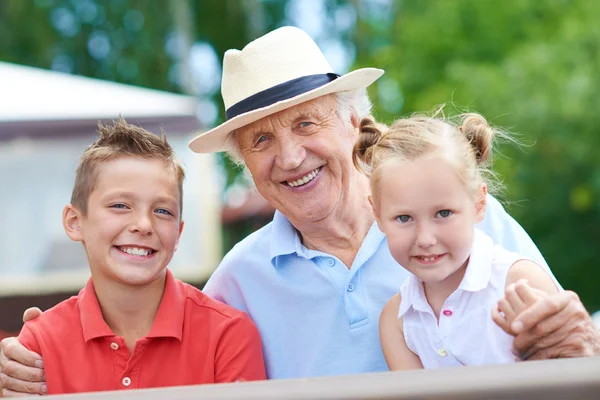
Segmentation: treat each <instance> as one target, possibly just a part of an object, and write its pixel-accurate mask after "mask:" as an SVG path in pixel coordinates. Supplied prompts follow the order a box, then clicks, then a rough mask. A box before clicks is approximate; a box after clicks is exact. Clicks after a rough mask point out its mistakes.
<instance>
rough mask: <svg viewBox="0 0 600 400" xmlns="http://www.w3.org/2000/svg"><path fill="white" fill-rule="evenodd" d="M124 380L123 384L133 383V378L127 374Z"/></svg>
mask: <svg viewBox="0 0 600 400" xmlns="http://www.w3.org/2000/svg"><path fill="white" fill-rule="evenodd" d="M122 382H123V386H129V385H131V378H129V377H127V376H126V377H125V378H123V381H122Z"/></svg>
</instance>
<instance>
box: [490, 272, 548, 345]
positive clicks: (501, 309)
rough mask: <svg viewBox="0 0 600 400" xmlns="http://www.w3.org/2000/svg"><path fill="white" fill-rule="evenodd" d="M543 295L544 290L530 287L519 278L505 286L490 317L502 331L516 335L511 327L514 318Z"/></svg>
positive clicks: (544, 294)
mask: <svg viewBox="0 0 600 400" xmlns="http://www.w3.org/2000/svg"><path fill="white" fill-rule="evenodd" d="M545 296H547V294H546V293H545V292H543V291H541V290H538V289H535V288H532V287H531V286H529V285H528V284H527V281H526V280H525V279H520V280H518V281H517V282H516V283H511V284H509V285H507V286H506V290H505V292H504V297H502V298H501V299H500V300H498V304H497V306H496V308H495V309H494V310H492V319H493V320H494V322H495V323H496V324H497V325H498V326H500V328H502V330H503V331H504V332H506V333H508V334H509V335H513V336H516V332H514V331H513V330H512V329H511V324H512V323H513V322H514V321H515V318H516V317H517V316H518V315H519V314H521V313H522V312H523V311H525V310H526V309H527V308H529V307H530V306H532V305H533V304H534V303H536V302H537V301H538V300H540V299H542V298H543V297H545Z"/></svg>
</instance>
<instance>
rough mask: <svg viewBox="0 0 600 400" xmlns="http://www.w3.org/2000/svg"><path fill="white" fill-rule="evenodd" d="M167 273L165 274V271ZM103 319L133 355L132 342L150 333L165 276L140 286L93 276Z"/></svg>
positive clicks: (133, 344) (163, 288) (163, 287)
mask: <svg viewBox="0 0 600 400" xmlns="http://www.w3.org/2000/svg"><path fill="white" fill-rule="evenodd" d="M165 272H166V271H165ZM93 280H94V289H95V292H96V297H97V298H98V303H99V304H100V309H101V310H102V316H103V317H104V321H106V324H107V325H108V326H109V328H110V329H111V330H112V331H113V332H114V333H115V335H117V336H121V337H123V338H124V339H125V343H127V347H128V348H129V350H130V352H132V353H133V349H134V347H135V342H136V341H137V340H139V339H141V338H143V337H145V336H147V335H148V334H149V333H150V330H151V329H152V325H153V324H154V319H155V317H156V313H157V312H158V308H159V306H160V303H161V300H162V296H163V293H164V290H165V282H166V273H165V274H163V276H162V277H161V278H159V279H157V280H155V281H154V282H151V283H149V284H147V285H142V286H132V285H126V284H122V283H118V282H114V281H110V280H107V279H106V278H104V277H93Z"/></svg>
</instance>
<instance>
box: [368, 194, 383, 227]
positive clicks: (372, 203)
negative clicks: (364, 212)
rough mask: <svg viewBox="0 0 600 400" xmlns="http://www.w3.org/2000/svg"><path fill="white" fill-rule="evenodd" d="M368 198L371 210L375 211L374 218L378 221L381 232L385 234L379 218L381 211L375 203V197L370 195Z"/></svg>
mask: <svg viewBox="0 0 600 400" xmlns="http://www.w3.org/2000/svg"><path fill="white" fill-rule="evenodd" d="M368 198H369V204H370V205H371V209H372V210H373V216H374V217H375V221H377V226H378V227H379V230H380V231H382V232H383V230H382V229H381V228H383V227H382V226H381V219H380V218H379V209H378V208H377V206H376V205H375V201H374V200H373V196H372V195H369V197H368Z"/></svg>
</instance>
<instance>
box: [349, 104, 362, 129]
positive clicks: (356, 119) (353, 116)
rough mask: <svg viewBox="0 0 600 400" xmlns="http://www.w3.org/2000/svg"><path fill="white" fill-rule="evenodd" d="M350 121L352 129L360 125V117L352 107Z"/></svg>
mask: <svg viewBox="0 0 600 400" xmlns="http://www.w3.org/2000/svg"><path fill="white" fill-rule="evenodd" d="M350 123H351V124H352V127H353V128H354V129H358V128H359V127H360V118H359V117H358V113H357V112H356V110H355V109H354V108H352V110H350Z"/></svg>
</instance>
